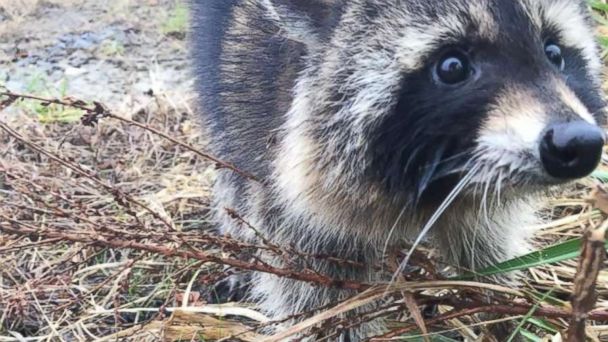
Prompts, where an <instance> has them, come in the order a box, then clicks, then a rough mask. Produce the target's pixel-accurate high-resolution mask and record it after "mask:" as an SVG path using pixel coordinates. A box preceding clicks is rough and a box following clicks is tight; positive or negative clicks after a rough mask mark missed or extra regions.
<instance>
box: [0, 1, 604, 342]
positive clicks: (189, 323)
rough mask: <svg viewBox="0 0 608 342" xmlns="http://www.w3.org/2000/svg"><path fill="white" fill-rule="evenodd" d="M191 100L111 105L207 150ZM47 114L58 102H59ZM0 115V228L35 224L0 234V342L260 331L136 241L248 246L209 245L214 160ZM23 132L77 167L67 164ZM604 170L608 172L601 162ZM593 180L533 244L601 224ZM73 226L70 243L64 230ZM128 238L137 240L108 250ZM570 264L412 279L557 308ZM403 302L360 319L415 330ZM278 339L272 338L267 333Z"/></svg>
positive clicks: (174, 261) (557, 319) (467, 333)
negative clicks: (465, 278)
mask: <svg viewBox="0 0 608 342" xmlns="http://www.w3.org/2000/svg"><path fill="white" fill-rule="evenodd" d="M28 2H31V3H35V2H36V1H33V0H32V1H22V2H19V6H22V5H21V4H23V7H15V8H16V9H15V11H17V10H19V11H27V8H28V7H27V3H28ZM0 4H1V3H0ZM19 8H22V9H19ZM15 13H17V12H15ZM19 13H21V12H19ZM1 100H2V99H0V101H1ZM191 104H192V101H191V99H189V98H179V97H177V96H176V95H175V94H163V93H157V94H155V95H154V96H150V97H149V98H148V99H147V101H146V102H145V103H143V104H141V105H139V107H138V108H131V109H130V110H129V111H123V112H120V113H118V114H119V115H121V116H124V117H126V118H128V119H132V120H134V121H136V122H139V123H142V124H144V125H146V126H148V127H151V128H154V129H156V130H159V131H161V132H163V133H164V134H166V135H169V136H171V137H173V138H176V139H178V140H180V141H182V142H185V143H187V144H189V145H192V146H194V147H196V148H197V149H199V150H201V151H204V150H205V139H204V136H203V134H202V129H201V128H200V127H198V120H197V118H196V115H195V113H194V112H193V111H192V110H191ZM50 109H52V110H54V111H56V112H62V111H65V110H67V108H65V107H63V106H59V105H51V107H50ZM0 121H1V122H3V123H6V124H7V125H8V126H9V127H11V128H12V129H13V130H15V132H16V133H17V134H18V135H19V136H20V137H21V138H22V140H21V139H17V138H15V136H14V135H10V134H8V133H7V132H6V131H3V130H0V144H1V146H2V151H1V152H0V201H1V205H0V215H1V217H2V218H1V219H0V224H2V225H3V227H5V228H7V229H9V228H10V229H16V230H18V229H24V227H25V228H28V227H30V228H31V231H32V232H34V233H32V234H8V233H0V265H2V268H1V269H0V286H1V287H0V311H1V313H0V341H38V340H50V341H74V340H85V341H86V340H101V341H114V340H132V341H147V340H148V341H157V340H160V339H164V340H168V341H176V340H218V339H222V338H226V337H230V336H235V335H238V338H239V339H241V340H245V341H258V340H260V339H262V337H263V336H262V335H261V333H260V332H259V331H255V330H252V329H251V327H255V326H258V327H259V326H262V327H263V326H266V325H268V324H270V323H269V322H268V321H267V319H266V318H265V317H263V316H262V315H260V314H259V313H257V312H255V311H254V310H253V309H254V308H251V307H248V306H246V305H245V304H241V305H222V306H220V305H210V304H207V303H206V298H207V295H208V294H209V287H210V286H209V285H210V284H213V283H215V282H216V281H217V280H218V279H220V278H222V277H224V276H225V275H226V274H227V271H226V270H224V269H223V268H222V267H221V266H220V265H218V264H216V263H210V262H201V261H200V260H197V259H196V258H183V257H181V256H180V255H170V253H164V254H163V253H158V252H152V251H150V250H146V249H145V248H137V246H135V243H141V244H144V245H146V244H147V245H149V246H162V247H163V248H165V249H166V250H172V249H175V250H177V249H180V248H181V249H180V250H186V251H188V250H190V249H192V250H201V251H204V252H205V253H209V254H213V255H217V256H219V257H229V255H230V252H234V251H235V250H238V249H239V248H241V247H242V248H243V249H247V248H248V247H247V246H244V247H243V246H240V245H239V246H236V247H235V245H234V243H233V242H231V241H224V243H223V244H222V243H217V241H216V242H213V243H210V242H209V239H207V238H206V237H205V236H204V233H205V232H208V231H209V230H210V224H209V222H208V221H207V220H206V218H207V217H209V214H210V212H209V210H210V209H209V207H208V202H209V196H210V192H209V188H210V185H211V184H212V182H213V178H214V175H215V171H214V168H213V167H212V165H210V163H209V162H207V161H206V160H204V159H203V158H201V157H200V155H198V154H197V153H195V152H193V151H190V150H188V149H184V148H183V147H180V146H178V145H177V144H175V143H172V142H171V141H168V140H167V139H164V138H162V137H161V136H159V135H157V134H153V133H151V132H150V131H147V130H145V129H142V128H139V127H136V126H133V125H129V124H128V123H125V122H121V121H118V120H111V119H104V120H101V121H100V123H99V124H98V125H97V126H95V127H89V126H85V125H82V124H80V123H62V122H60V121H53V122H48V123H41V120H40V112H39V111H33V110H32V107H31V106H28V105H26V104H23V103H20V102H17V103H15V104H13V105H12V106H10V107H9V108H8V109H6V110H4V111H3V112H2V116H1V118H0ZM24 141H27V142H31V143H33V144H35V146H37V148H39V149H43V150H44V151H48V152H49V153H51V154H52V155H53V156H56V157H58V158H60V159H61V160H64V161H66V162H67V163H70V165H74V166H75V167H78V168H77V169H76V171H75V169H74V168H69V167H66V166H65V165H63V164H62V163H59V162H58V161H57V160H54V159H53V158H52V157H49V155H45V154H44V153H41V151H40V150H36V148H32V145H28V144H26V143H24ZM601 169H602V170H603V171H608V160H604V164H603V165H602V167H601ZM78 170H80V171H78ZM104 184H105V185H108V186H104ZM595 184H596V181H593V180H591V179H587V180H584V181H581V182H579V183H578V184H577V185H575V186H573V187H572V188H570V189H568V190H567V191H565V192H563V193H562V194H561V195H559V196H556V197H555V198H554V199H553V200H552V201H551V203H550V204H549V206H548V208H547V209H546V210H545V214H546V216H547V217H548V218H551V220H549V221H548V222H547V223H546V224H544V225H543V226H542V227H541V228H542V230H541V231H540V233H539V234H538V238H537V245H538V247H539V248H542V247H544V246H548V245H552V244H555V243H557V242H560V241H567V240H570V239H572V238H574V237H580V236H581V235H582V233H583V231H584V230H585V229H586V228H588V227H591V226H598V225H599V224H600V223H601V222H602V221H603V219H604V217H603V215H602V214H601V213H600V212H599V210H597V209H594V208H593V207H592V206H591V205H590V204H589V203H588V201H587V198H588V197H589V194H590V192H591V189H592V188H593V187H594V186H595ZM127 197H129V198H130V199H132V200H129V199H127ZM138 204H141V205H138ZM16 222H17V223H16ZM62 234H63V235H62ZM68 234H70V235H71V236H72V239H66V238H65V236H64V235H68ZM112 237H115V241H114V240H112ZM75 241H80V242H75ZM124 241H127V242H131V243H132V244H133V246H132V248H109V247H108V246H111V245H112V243H115V244H116V243H118V242H121V243H122V242H124ZM186 242H187V243H186ZM123 247H124V246H123ZM263 247H264V248H269V249H272V248H270V247H272V246H263ZM576 266H577V264H576V261H575V260H571V261H566V262H562V263H558V264H553V265H548V266H542V267H537V268H533V269H531V270H529V271H528V272H526V273H525V274H524V276H525V278H524V281H525V285H526V286H525V287H524V288H523V289H522V290H521V291H514V290H511V289H508V288H504V287H488V285H481V284H473V283H467V286H465V288H466V291H464V290H463V292H456V291H455V290H452V288H459V289H461V288H463V286H462V284H460V285H458V284H455V283H445V282H441V281H439V280H434V281H432V282H420V283H413V285H411V286H416V285H418V286H423V285H424V288H425V289H427V291H426V292H423V293H422V292H421V293H422V294H423V296H420V297H416V298H415V300H417V301H418V302H417V303H418V304H423V302H424V301H425V300H426V301H428V303H436V302H441V301H440V300H439V299H438V298H441V297H442V296H444V295H446V294H449V295H454V296H455V299H458V300H460V299H462V298H464V299H467V298H468V297H466V296H467V295H470V294H471V293H470V292H467V291H473V290H472V289H479V287H483V288H484V289H485V290H492V291H494V292H495V293H498V294H500V296H503V295H504V296H510V297H504V298H513V297H515V298H517V300H518V301H521V303H526V304H529V303H535V301H534V300H532V298H534V295H535V294H537V293H539V292H542V291H548V290H551V291H553V292H552V295H553V297H554V298H553V303H552V304H554V306H555V307H556V308H561V309H563V310H567V309H568V304H567V299H568V296H569V295H570V294H571V293H572V291H573V287H574V285H573V279H574V276H575V274H576ZM598 284H599V286H598V294H599V301H598V304H597V310H599V311H601V312H603V313H605V312H607V310H608V272H607V271H601V272H600V275H599V282H598ZM456 285H458V286H456ZM400 286H405V285H403V284H401V285H400ZM408 286H410V285H408ZM459 286H460V287H459ZM446 288H447V289H446ZM379 289H380V288H379V287H373V286H372V287H370V288H368V289H367V291H364V292H362V293H361V294H360V295H358V296H356V297H354V298H352V299H350V300H349V301H346V302H344V303H340V304H337V305H336V306H334V307H331V308H324V310H320V312H318V313H317V314H316V315H310V316H312V317H310V318H309V319H308V320H306V321H304V323H302V324H301V325H299V326H296V327H294V328H291V329H292V330H291V331H295V330H298V329H300V330H302V331H305V330H306V329H307V328H309V327H313V326H318V325H321V326H322V327H325V328H327V329H328V331H329V327H330V326H331V327H337V326H343V327H344V326H349V325H351V324H357V322H353V321H348V320H343V319H341V318H339V317H338V316H337V315H338V314H340V313H343V312H346V311H348V310H349V309H352V308H353V307H359V306H361V305H363V304H365V303H367V302H369V301H371V300H373V299H378V298H381V297H383V296H384V294H385V292H384V291H385V290H384V288H382V291H380V290H379ZM397 290H413V288H411V287H410V288H404V287H401V288H397V289H394V290H393V292H391V293H402V292H404V291H397ZM456 294H457V295H458V296H457V298H456ZM474 294H476V293H475V292H474ZM497 296H498V295H497ZM497 298H499V299H500V300H503V299H504V298H503V297H497ZM414 304H416V303H414ZM444 304H453V303H444ZM461 304H462V303H461ZM523 307H524V306H522V308H523ZM406 308H411V303H409V304H408V303H407V300H404V299H403V298H402V297H400V296H394V297H393V298H392V299H391V300H389V301H387V303H386V306H385V307H383V308H381V310H378V311H377V312H373V313H369V314H368V315H366V316H363V317H359V319H360V320H361V321H363V320H365V319H371V318H374V317H376V316H377V315H385V316H388V317H390V318H391V326H394V327H396V328H401V329H402V330H403V332H404V333H405V332H406V331H415V330H416V329H417V325H416V324H415V323H414V319H413V317H411V315H409V314H407V313H405V312H406V311H407V310H406ZM438 308H439V314H440V315H442V314H443V315H444V316H439V317H440V318H442V319H441V320H438V321H436V322H434V323H435V324H434V325H431V324H429V322H427V324H429V326H433V327H438V329H439V330H445V331H448V330H458V334H459V335H461V336H464V337H468V338H470V339H475V338H478V337H479V336H480V335H481V334H483V332H482V333H479V332H478V331H476V330H475V329H474V327H476V326H480V325H484V324H487V322H481V321H480V320H479V319H478V318H475V317H472V316H470V315H462V316H458V315H455V316H453V317H452V316H449V314H450V313H451V312H450V311H449V310H448V308H447V305H446V306H438ZM525 308H526V310H524V311H523V312H521V313H519V314H508V315H506V318H505V319H520V318H521V317H522V316H524V315H525V314H526V312H527V311H529V310H530V308H529V307H525ZM542 310H545V312H546V313H547V315H546V317H547V318H546V319H545V321H544V323H545V324H549V325H552V327H554V328H555V329H557V330H562V329H564V328H565V327H567V326H568V323H569V319H568V318H567V316H566V317H564V316H563V315H561V316H560V315H557V314H556V315H551V313H552V311H550V310H553V308H550V307H548V306H543V307H542V308H541V311H542ZM599 311H598V312H599ZM564 312H566V311H564ZM553 313H555V312H553ZM448 318H449V319H448ZM327 320H329V321H327ZM526 329H528V330H530V331H532V332H535V333H537V334H538V335H540V336H542V337H543V338H545V339H546V340H549V338H552V337H553V336H557V335H558V333H557V332H552V331H551V329H542V328H540V327H539V326H538V325H534V324H528V325H527V326H526ZM587 332H588V336H589V339H590V340H594V341H600V340H603V341H608V321H596V322H590V324H589V326H588V329H587ZM282 333H283V334H287V332H285V331H283V332H282ZM280 339H281V335H278V336H275V337H274V340H280Z"/></svg>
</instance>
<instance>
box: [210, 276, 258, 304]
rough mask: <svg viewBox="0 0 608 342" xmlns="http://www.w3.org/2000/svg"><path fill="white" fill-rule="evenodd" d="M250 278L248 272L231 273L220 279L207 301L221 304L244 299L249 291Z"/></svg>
mask: <svg viewBox="0 0 608 342" xmlns="http://www.w3.org/2000/svg"><path fill="white" fill-rule="evenodd" d="M250 278H251V277H250V275H249V274H248V273H245V274H231V275H229V276H228V277H226V278H224V279H222V280H220V281H218V282H217V283H215V285H214V286H213V288H212V289H211V290H210V291H209V295H208V298H207V302H208V303H211V304H220V303H230V302H240V301H242V300H243V299H245V297H246V296H247V293H248V292H249V287H250Z"/></svg>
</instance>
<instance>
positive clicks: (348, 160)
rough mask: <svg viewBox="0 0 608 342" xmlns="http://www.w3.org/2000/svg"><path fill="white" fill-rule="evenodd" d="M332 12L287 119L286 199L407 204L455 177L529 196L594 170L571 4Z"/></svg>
mask: <svg viewBox="0 0 608 342" xmlns="http://www.w3.org/2000/svg"><path fill="white" fill-rule="evenodd" d="M322 2H329V3H332V4H333V5H334V6H336V3H337V1H331V0H323V1H322ZM338 7H339V15H336V14H333V17H332V18H335V20H334V21H332V20H329V19H327V18H326V17H324V19H325V22H331V23H332V24H331V25H330V24H327V25H329V26H328V27H331V29H326V30H314V29H313V30H312V31H311V33H310V36H309V39H311V40H314V44H315V46H310V48H309V49H310V51H311V52H310V61H309V68H308V69H307V70H306V72H305V73H304V74H303V75H302V76H301V78H300V80H299V82H298V86H297V89H296V91H295V99H294V104H293V107H292V109H291V111H290V113H289V114H288V123H287V126H288V127H287V130H286V131H287V134H286V136H285V139H284V143H283V149H282V151H281V152H280V154H281V155H280V156H279V164H278V167H279V171H280V174H284V176H282V177H283V179H281V181H282V183H283V186H285V187H287V188H290V189H292V190H289V191H292V192H293V193H294V194H296V193H297V192H299V193H311V192H314V191H317V192H320V193H331V192H332V191H336V192H339V193H340V196H361V195H362V194H367V195H370V198H372V199H371V200H372V201H373V199H374V198H377V197H378V196H387V195H389V197H390V196H397V197H408V198H409V199H412V200H419V199H421V198H422V199H424V198H425V197H435V196H439V197H441V196H445V195H446V194H447V193H448V192H449V191H450V190H451V187H453V185H455V184H456V183H457V182H459V181H460V180H461V179H462V178H463V177H464V176H465V175H468V177H469V180H470V183H471V184H472V185H471V186H470V188H472V189H475V188H478V187H479V185H480V184H481V185H484V186H486V187H487V186H492V187H494V186H496V185H497V184H498V186H502V187H504V188H509V187H511V188H514V189H516V190H517V191H522V190H526V189H534V190H539V189H544V188H547V187H549V186H550V185H554V184H559V183H563V182H567V181H570V180H573V179H576V178H580V177H584V176H586V175H588V174H590V173H591V172H592V171H593V170H594V169H595V167H596V166H597V165H598V163H599V161H600V159H601V153H602V147H603V145H604V141H605V137H604V132H603V130H602V129H600V128H599V125H601V124H603V123H604V121H605V119H604V111H603V109H604V106H605V104H604V101H603V98H602V94H601V90H600V81H599V75H600V74H601V70H600V69H601V63H600V60H599V58H598V56H597V51H596V44H595V42H594V37H593V31H592V27H591V21H590V20H589V16H588V9H587V8H586V5H585V3H584V1H582V0H581V1H575V0H510V1H508V0H473V1H471V0H457V1H454V0H445V1H443V0H441V1H422V0H411V1H398V0H394V1H379V0H378V1H363V0H362V1H352V2H348V3H345V4H344V5H343V6H338ZM331 13H335V12H331ZM317 20H318V18H317ZM319 22H323V20H320V21H319ZM313 26H314V25H313ZM293 179H298V180H302V179H305V180H306V181H305V182H302V185H301V186H299V189H295V190H293V188H294V186H293V184H294V183H293ZM297 187H298V186H296V188H297ZM345 189H346V190H345ZM393 198H394V197H393Z"/></svg>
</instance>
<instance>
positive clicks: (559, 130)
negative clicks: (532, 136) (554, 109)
mask: <svg viewBox="0 0 608 342" xmlns="http://www.w3.org/2000/svg"><path fill="white" fill-rule="evenodd" d="M604 143H605V136H604V132H603V131H602V130H601V129H600V128H599V127H598V126H595V125H592V124H589V123H587V122H585V121H574V122H568V123H558V124H552V125H551V126H549V127H548V128H547V130H546V131H545V133H544V135H543V137H542V140H541V143H540V157H541V160H542V164H543V167H544V168H545V171H547V173H548V174H549V175H551V176H552V177H555V178H559V179H576V178H581V177H585V176H587V175H589V174H590V173H591V172H593V170H595V168H596V167H597V165H598V164H599V162H600V159H601V156H602V148H603V146H604Z"/></svg>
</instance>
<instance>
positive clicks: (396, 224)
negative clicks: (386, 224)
mask: <svg viewBox="0 0 608 342" xmlns="http://www.w3.org/2000/svg"><path fill="white" fill-rule="evenodd" d="M408 207H409V206H408V205H407V204H406V205H404V206H403V209H401V212H399V215H398V216H397V219H396V220H395V223H394V224H393V226H392V227H391V230H390V231H389V232H388V235H387V237H386V240H384V247H383V248H382V259H383V260H382V261H383V262H382V271H384V261H385V259H386V251H387V250H388V245H389V243H390V241H391V238H392V237H393V233H395V229H397V226H398V225H399V221H401V218H403V215H404V214H405V212H406V210H407V209H408Z"/></svg>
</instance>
